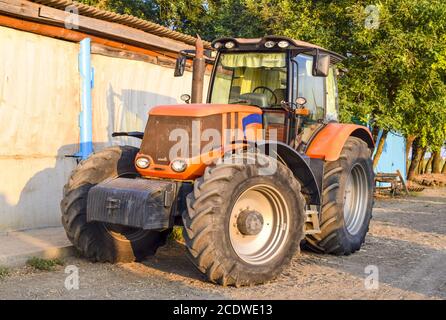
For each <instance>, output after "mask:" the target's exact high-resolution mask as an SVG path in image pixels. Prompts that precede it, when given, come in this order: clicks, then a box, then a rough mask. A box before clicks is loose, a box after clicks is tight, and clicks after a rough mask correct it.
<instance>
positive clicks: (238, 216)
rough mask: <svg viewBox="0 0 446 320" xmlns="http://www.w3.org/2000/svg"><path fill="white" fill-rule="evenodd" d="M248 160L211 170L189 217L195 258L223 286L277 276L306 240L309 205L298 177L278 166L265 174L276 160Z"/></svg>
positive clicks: (198, 184)
mask: <svg viewBox="0 0 446 320" xmlns="http://www.w3.org/2000/svg"><path fill="white" fill-rule="evenodd" d="M245 159H246V158H245ZM243 161H244V160H241V159H236V160H234V163H232V164H225V163H221V164H217V165H215V166H210V167H208V168H207V169H206V171H205V174H204V175H203V177H201V178H199V179H197V180H196V181H195V185H194V191H193V192H192V193H190V194H189V195H188V198H187V203H188V212H187V213H185V214H184V215H183V222H184V231H183V235H184V239H185V241H186V247H187V249H188V253H189V254H188V256H189V258H190V259H191V261H192V262H193V263H194V265H195V266H196V267H197V268H198V269H199V270H200V271H201V272H203V273H204V274H206V276H207V278H208V280H209V281H211V282H215V283H219V284H222V285H234V286H242V285H253V284H260V283H264V282H267V281H269V280H271V279H273V278H275V277H277V276H278V275H279V274H280V273H281V271H282V270H283V268H284V267H285V266H286V265H287V264H288V263H289V262H290V260H291V258H292V257H293V255H294V254H295V253H296V251H297V250H298V249H299V243H300V241H301V240H302V238H303V236H304V233H303V223H304V205H305V200H304V198H303V196H302V194H301V192H300V184H299V182H298V181H297V180H296V179H295V178H294V176H293V174H292V172H291V171H290V170H289V169H288V168H287V167H286V166H284V165H282V164H281V163H278V162H277V163H276V164H277V170H275V171H274V173H273V174H270V175H262V174H260V171H261V167H262V166H265V165H269V164H268V163H267V162H270V161H275V160H274V159H271V158H267V157H263V160H262V161H256V163H255V164H249V163H248V164H245V163H244V162H243ZM259 162H261V163H262V164H260V163H259ZM250 219H251V220H250ZM246 226H248V227H246ZM256 228H257V229H256ZM248 229H249V230H248Z"/></svg>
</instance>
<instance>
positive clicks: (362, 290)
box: [0, 188, 446, 300]
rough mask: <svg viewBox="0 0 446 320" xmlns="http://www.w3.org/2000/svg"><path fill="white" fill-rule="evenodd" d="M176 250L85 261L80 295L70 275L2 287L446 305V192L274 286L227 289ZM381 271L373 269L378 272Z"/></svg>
mask: <svg viewBox="0 0 446 320" xmlns="http://www.w3.org/2000/svg"><path fill="white" fill-rule="evenodd" d="M183 252H184V247H183V246H182V245H180V244H178V243H170V244H169V245H168V246H166V247H164V248H162V249H160V250H159V251H158V253H157V255H156V256H155V257H151V258H149V259H148V260H147V261H145V262H144V263H131V264H118V265H110V264H92V263H89V262H87V261H86V260H83V259H80V258H70V259H67V260H66V261H65V262H66V265H75V266H77V267H78V268H79V276H80V278H79V279H80V287H79V290H71V291H68V290H67V289H65V287H64V282H65V278H66V276H67V274H65V273H64V268H65V267H58V268H57V269H56V270H55V271H52V272H43V271H34V270H31V269H30V268H29V267H24V268H19V269H16V270H13V271H12V272H11V274H10V275H9V276H7V277H6V278H4V279H3V280H0V298H1V299H169V300H170V299H445V298H446V188H441V189H427V190H425V191H423V192H422V193H420V194H418V195H416V196H411V197H407V198H395V199H380V200H377V201H376V203H375V208H374V218H373V220H372V223H371V228H370V233H369V234H368V236H367V239H366V243H365V245H364V246H363V249H361V251H360V252H358V253H356V254H353V255H351V256H346V257H335V256H330V255H317V254H313V253H309V252H302V253H301V254H300V255H296V256H295V258H294V259H293V261H292V263H291V266H290V267H289V268H288V269H287V270H286V271H285V272H284V273H283V274H282V275H281V276H280V277H279V278H278V279H276V280H275V281H272V282H270V283H268V284H265V285H261V286H255V287H245V288H224V287H221V286H217V285H213V284H210V283H207V282H205V281H204V277H203V276H202V275H201V274H200V273H199V272H198V271H196V270H195V269H194V267H193V266H192V264H191V263H190V262H189V261H188V260H187V259H186V257H185V255H184V254H183ZM369 265H374V266H376V267H377V268H378V269H377V270H378V275H379V283H378V284H379V286H378V288H377V289H366V286H365V280H366V279H367V277H368V274H366V273H365V268H366V267H367V266H369ZM372 268H373V267H372Z"/></svg>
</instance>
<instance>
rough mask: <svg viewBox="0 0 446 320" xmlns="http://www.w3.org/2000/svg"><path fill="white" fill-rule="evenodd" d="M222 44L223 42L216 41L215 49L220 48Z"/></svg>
mask: <svg viewBox="0 0 446 320" xmlns="http://www.w3.org/2000/svg"><path fill="white" fill-rule="evenodd" d="M221 46H222V44H221V42H216V43H214V48H215V49H220V48H221Z"/></svg>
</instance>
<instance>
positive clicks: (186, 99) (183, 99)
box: [180, 93, 190, 103]
mask: <svg viewBox="0 0 446 320" xmlns="http://www.w3.org/2000/svg"><path fill="white" fill-rule="evenodd" d="M180 99H181V101H184V102H185V103H190V95H188V94H187V93H183V94H182V95H181V96H180Z"/></svg>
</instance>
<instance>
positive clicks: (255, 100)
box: [210, 53, 287, 108]
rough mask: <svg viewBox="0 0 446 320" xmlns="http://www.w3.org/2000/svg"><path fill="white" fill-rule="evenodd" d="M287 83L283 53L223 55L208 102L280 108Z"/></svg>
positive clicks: (284, 96) (219, 61) (284, 97)
mask: <svg viewBox="0 0 446 320" xmlns="http://www.w3.org/2000/svg"><path fill="white" fill-rule="evenodd" d="M286 82H287V69H286V55H285V53H222V54H221V55H220V59H219V60H218V64H217V67H216V71H215V78H214V83H213V88H212V93H211V99H210V100H211V101H210V102H211V103H222V104H228V103H240V104H244V103H245V104H250V105H256V106H258V107H261V108H271V107H280V103H281V101H283V100H286Z"/></svg>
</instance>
